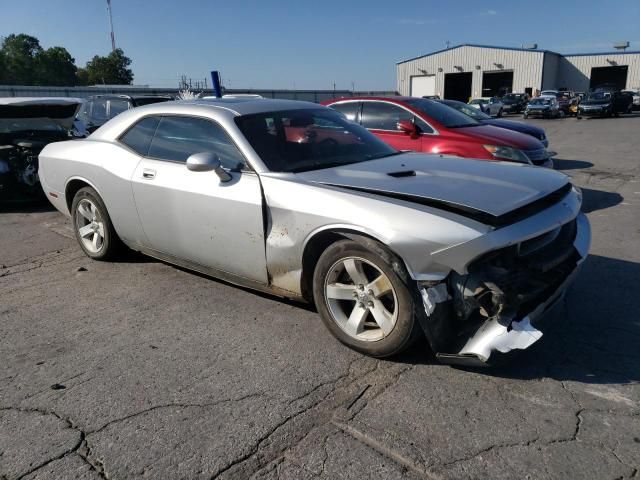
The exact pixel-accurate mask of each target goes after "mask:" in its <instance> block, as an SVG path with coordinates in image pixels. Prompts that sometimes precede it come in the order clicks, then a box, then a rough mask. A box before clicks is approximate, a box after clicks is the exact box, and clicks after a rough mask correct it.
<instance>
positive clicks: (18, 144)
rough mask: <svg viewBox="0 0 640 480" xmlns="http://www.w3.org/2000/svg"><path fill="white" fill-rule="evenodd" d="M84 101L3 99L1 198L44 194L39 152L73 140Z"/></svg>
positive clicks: (0, 109) (0, 105) (0, 106)
mask: <svg viewBox="0 0 640 480" xmlns="http://www.w3.org/2000/svg"><path fill="white" fill-rule="evenodd" d="M80 105H81V100H78V99H72V98H61V99H56V98H3V99H0V200H9V201H16V200H31V199H33V198H34V197H38V196H40V195H42V189H41V188H40V181H39V178H38V155H39V154H40V152H41V151H42V149H43V148H44V147H45V146H46V145H47V144H49V143H52V142H59V141H64V140H69V139H70V138H71V134H70V130H71V128H72V126H73V120H74V118H75V115H76V113H77V111H78V109H79V107H80Z"/></svg>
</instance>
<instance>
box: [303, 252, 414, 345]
mask: <svg viewBox="0 0 640 480" xmlns="http://www.w3.org/2000/svg"><path fill="white" fill-rule="evenodd" d="M391 264H393V267H392V266H391ZM403 277H404V279H403ZM408 278H409V277H408V275H407V274H406V271H405V270H404V267H403V266H402V262H401V261H399V259H397V258H396V257H395V256H394V255H393V254H391V253H389V252H388V251H386V249H384V247H382V246H381V245H379V244H376V247H375V248H373V249H369V248H367V247H365V246H364V245H363V244H360V243H358V242H355V241H352V240H341V241H338V242H336V243H334V244H332V245H330V246H329V247H328V248H327V249H326V250H325V251H324V253H323V254H322V255H321V256H320V259H319V260H318V263H317V265H316V268H315V272H314V276H313V295H314V299H315V303H316V307H317V309H318V311H319V313H320V315H321V317H322V320H323V322H324V324H325V325H326V326H327V328H328V329H329V331H330V332H331V333H332V334H333V335H334V336H335V337H336V338H337V339H338V340H340V341H341V342H342V343H344V344H345V345H348V346H349V347H351V348H353V349H354V350H357V351H359V352H362V353H365V354H367V355H371V356H374V357H387V356H390V355H394V354H397V353H400V352H401V351H402V350H404V349H406V348H407V347H408V346H409V345H411V344H412V343H413V341H415V340H416V339H417V338H419V335H420V327H419V325H418V321H417V319H416V317H415V315H414V297H413V295H412V294H411V291H410V290H409V287H408V286H407V284H406V281H407V280H408Z"/></svg>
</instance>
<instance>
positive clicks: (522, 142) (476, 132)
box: [452, 122, 544, 150]
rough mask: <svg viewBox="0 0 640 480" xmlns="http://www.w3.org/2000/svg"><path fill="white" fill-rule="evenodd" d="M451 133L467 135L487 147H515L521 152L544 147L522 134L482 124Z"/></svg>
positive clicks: (457, 129)
mask: <svg viewBox="0 0 640 480" xmlns="http://www.w3.org/2000/svg"><path fill="white" fill-rule="evenodd" d="M452 130H453V131H455V132H457V133H461V134H465V135H469V136H471V137H474V138H476V139H478V140H479V141H481V142H482V143H484V144H487V145H500V146H508V147H515V148H519V149H522V150H537V149H539V148H544V146H543V145H542V144H541V143H540V142H539V141H538V140H536V139H535V138H533V137H531V136H529V135H525V134H524V133H520V132H514V131H513V130H507V129H504V128H500V127H496V126H493V125H486V124H484V122H483V124H482V125H479V126H475V127H463V128H455V129H452Z"/></svg>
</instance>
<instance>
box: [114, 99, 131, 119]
mask: <svg viewBox="0 0 640 480" xmlns="http://www.w3.org/2000/svg"><path fill="white" fill-rule="evenodd" d="M127 110H129V102H127V101H126V100H109V118H113V117H115V116H116V115H118V114H120V113H122V112H125V111H127Z"/></svg>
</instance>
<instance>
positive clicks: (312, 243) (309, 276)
mask: <svg viewBox="0 0 640 480" xmlns="http://www.w3.org/2000/svg"><path fill="white" fill-rule="evenodd" d="M345 239H351V240H355V241H358V242H360V243H363V244H365V245H366V246H367V247H368V248H371V249H374V250H375V251H378V252H379V253H381V254H383V255H384V252H387V253H386V255H387V256H389V255H391V256H393V257H394V258H398V260H399V261H400V262H402V260H400V257H398V255H396V254H395V253H394V252H392V251H391V250H390V249H389V247H387V246H385V245H384V244H381V243H380V241H379V240H378V239H376V238H374V237H372V236H370V235H367V234H366V233H362V232H358V231H356V230H348V229H343V230H326V231H323V232H319V233H317V234H316V235H314V236H313V237H312V238H311V239H310V240H309V241H308V242H307V245H306V246H305V248H304V252H303V253H302V278H301V288H302V296H303V297H304V298H305V300H307V301H308V302H310V303H313V273H314V271H315V268H316V264H317V263H318V260H319V259H320V255H322V253H323V252H324V251H325V250H326V249H327V247H328V246H329V245H331V244H332V243H335V242H337V241H339V240H345ZM389 260H390V261H391V257H389Z"/></svg>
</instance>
